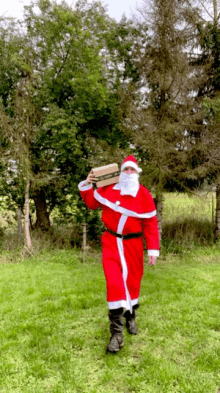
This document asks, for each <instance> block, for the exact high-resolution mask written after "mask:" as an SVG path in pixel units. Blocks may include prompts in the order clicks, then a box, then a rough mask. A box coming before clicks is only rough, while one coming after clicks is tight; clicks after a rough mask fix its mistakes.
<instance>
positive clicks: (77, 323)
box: [0, 245, 220, 393]
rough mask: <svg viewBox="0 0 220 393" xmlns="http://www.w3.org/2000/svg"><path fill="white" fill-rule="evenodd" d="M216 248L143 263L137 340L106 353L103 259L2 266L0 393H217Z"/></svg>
mask: <svg viewBox="0 0 220 393" xmlns="http://www.w3.org/2000/svg"><path fill="white" fill-rule="evenodd" d="M219 262H220V250H219V248H218V246H217V245H216V246H215V247H212V248H211V247H210V248H200V249H194V250H193V251H192V252H190V253H186V254H184V255H181V256H174V255H167V256H163V257H161V258H160V259H159V260H158V263H157V265H156V266H155V267H152V268H150V267H148V265H147V264H146V265H145V274H144V278H143V281H142V288H141V297H140V304H141V307H140V309H139V310H138V318H137V322H138V326H139V334H138V335H137V336H130V335H128V333H127V332H126V331H125V332H124V336H125V346H124V347H123V348H122V350H121V351H120V352H119V353H118V354H116V355H113V354H106V352H105V349H106V346H107V344H108V340H109V336H110V335H109V322H108V317H107V314H108V310H107V304H106V300H105V279H104V275H103V271H102V266H101V255H100V254H99V253H97V254H93V255H92V254H89V255H88V256H87V258H86V262H85V263H82V260H81V255H80V254H79V253H78V252H76V251H74V250H72V251H69V250H62V251H53V252H50V253H49V252H48V253H45V255H44V256H41V257H37V259H36V258H33V259H32V260H25V261H23V262H20V263H13V260H12V261H11V263H4V264H1V265H0V269H1V275H0V291H1V296H0V302H1V305H0V348H1V363H0V392H1V393H6V392H7V393H12V392H13V393H14V392H15V393H35V392H36V393H41V392H42V393H78V392H79V393H87V392H89V393H97V392H101V393H116V392H117V393H135V392H138V393H178V392H181V393H185V392H187V393H192V392H193V393H217V391H218V388H219V387H220V292H219V282H220V264H219Z"/></svg>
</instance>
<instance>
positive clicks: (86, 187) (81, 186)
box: [78, 180, 93, 191]
mask: <svg viewBox="0 0 220 393" xmlns="http://www.w3.org/2000/svg"><path fill="white" fill-rule="evenodd" d="M85 182H86V180H83V181H81V182H80V183H79V184H78V189H79V190H80V191H88V190H91V188H93V185H92V183H89V184H85Z"/></svg>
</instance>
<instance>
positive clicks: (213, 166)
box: [188, 0, 220, 239]
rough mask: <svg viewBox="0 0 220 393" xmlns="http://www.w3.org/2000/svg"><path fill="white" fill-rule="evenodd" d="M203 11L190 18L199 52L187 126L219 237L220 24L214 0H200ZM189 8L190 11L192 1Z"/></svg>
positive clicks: (196, 171)
mask: <svg viewBox="0 0 220 393" xmlns="http://www.w3.org/2000/svg"><path fill="white" fill-rule="evenodd" d="M199 3H200V4H201V5H202V11H203V12H202V13H200V15H198V18H197V19H195V18H194V19H193V18H192V21H193V22H194V26H195V27H196V35H195V43H196V44H197V47H198V48H199V50H198V55H197V56H196V58H195V59H194V60H193V61H192V65H193V66H194V70H195V73H196V76H197V91H196V93H197V94H196V95H195V100H194V108H195V109H194V112H195V113H196V115H195V116H194V117H195V122H194V125H193V126H192V128H191V130H190V133H189V134H190V138H189V139H190V140H191V141H192V143H191V148H189V145H188V151H189V156H190V158H191V160H192V162H193V167H192V168H191V169H193V170H192V171H191V173H192V176H194V177H196V178H197V179H201V181H203V180H204V179H206V180H207V181H208V182H209V183H211V184H212V183H213V182H215V183H216V202H217V203H216V225H215V238H216V239H219V238H220V186H219V182H220V158H219V151H220V116H219V114H220V113H219V103H220V101H219V97H220V28H219V18H218V7H217V1H216V0H212V1H199ZM191 7H192V12H193V5H192V6H191Z"/></svg>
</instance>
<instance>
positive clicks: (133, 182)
mask: <svg viewBox="0 0 220 393" xmlns="http://www.w3.org/2000/svg"><path fill="white" fill-rule="evenodd" d="M138 179H139V175H138V173H132V174H130V175H129V174H128V173H124V172H122V173H121V174H120V176H119V185H120V189H121V195H131V196H133V197H136V195H137V193H138V190H139V180H138Z"/></svg>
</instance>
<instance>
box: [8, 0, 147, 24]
mask: <svg viewBox="0 0 220 393" xmlns="http://www.w3.org/2000/svg"><path fill="white" fill-rule="evenodd" d="M74 1H75V0H66V2H67V3H68V4H69V5H71V4H74ZM57 2H59V0H58V1H57ZM102 3H103V5H107V7H108V14H109V15H110V16H111V17H112V18H115V19H116V20H117V21H119V20H120V19H121V16H122V15H123V13H125V15H126V16H127V17H130V16H131V13H132V11H135V10H136V6H137V5H139V6H140V5H141V4H142V0H102ZM29 4H30V0H0V16H6V17H10V16H12V17H15V18H18V19H21V18H22V15H23V7H24V6H25V5H29Z"/></svg>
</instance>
